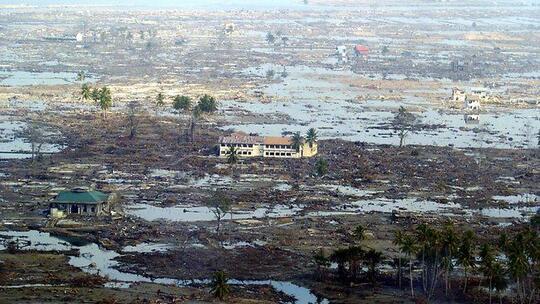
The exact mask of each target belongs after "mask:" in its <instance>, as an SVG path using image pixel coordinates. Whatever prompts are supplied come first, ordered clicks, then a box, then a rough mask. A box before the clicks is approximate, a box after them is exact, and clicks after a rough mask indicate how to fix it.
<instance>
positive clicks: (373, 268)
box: [364, 249, 383, 287]
mask: <svg viewBox="0 0 540 304" xmlns="http://www.w3.org/2000/svg"><path fill="white" fill-rule="evenodd" d="M364 258H365V259H366V261H367V264H368V269H369V271H368V276H369V278H370V280H371V285H372V286H373V287H375V279H376V276H377V265H378V264H379V263H381V262H382V260H383V256H382V252H380V251H376V250H375V249H370V250H368V252H366V253H365V255H364Z"/></svg>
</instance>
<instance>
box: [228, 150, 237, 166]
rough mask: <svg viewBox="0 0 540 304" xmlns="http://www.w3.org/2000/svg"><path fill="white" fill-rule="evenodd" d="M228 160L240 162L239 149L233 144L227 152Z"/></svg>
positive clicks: (232, 162) (233, 162) (229, 161)
mask: <svg viewBox="0 0 540 304" xmlns="http://www.w3.org/2000/svg"><path fill="white" fill-rule="evenodd" d="M227 162H228V163H229V164H236V163H237V162H238V151H237V149H236V148H235V147H233V146H230V147H229V151H228V152H227Z"/></svg>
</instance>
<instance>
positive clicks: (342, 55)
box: [336, 45, 349, 62]
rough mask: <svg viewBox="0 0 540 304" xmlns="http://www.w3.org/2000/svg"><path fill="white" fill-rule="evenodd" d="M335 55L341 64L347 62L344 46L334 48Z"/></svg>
mask: <svg viewBox="0 0 540 304" xmlns="http://www.w3.org/2000/svg"><path fill="white" fill-rule="evenodd" d="M336 55H337V56H338V59H339V60H340V61H343V62H347V60H348V58H349V57H348V54H347V47H346V46H344V45H340V46H337V47H336Z"/></svg>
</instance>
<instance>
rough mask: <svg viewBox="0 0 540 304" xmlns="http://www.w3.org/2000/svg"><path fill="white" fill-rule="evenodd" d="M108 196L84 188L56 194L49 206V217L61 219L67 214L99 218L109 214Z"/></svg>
mask: <svg viewBox="0 0 540 304" xmlns="http://www.w3.org/2000/svg"><path fill="white" fill-rule="evenodd" d="M109 197H110V196H109V195H108V194H105V193H103V192H100V191H95V190H90V189H89V188H86V187H78V188H74V189H72V190H70V191H63V192H60V193H58V195H57V196H56V198H55V199H54V201H53V202H51V204H50V215H51V216H52V217H54V218H61V217H64V216H66V215H69V214H80V215H93V216H99V215H103V214H106V213H108V212H109V207H110V202H109Z"/></svg>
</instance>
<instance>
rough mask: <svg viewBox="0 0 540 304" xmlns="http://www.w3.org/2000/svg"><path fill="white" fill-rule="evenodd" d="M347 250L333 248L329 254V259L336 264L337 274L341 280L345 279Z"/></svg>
mask: <svg viewBox="0 0 540 304" xmlns="http://www.w3.org/2000/svg"><path fill="white" fill-rule="evenodd" d="M348 256H349V251H348V249H347V248H339V249H336V250H334V252H332V254H331V255H330V261H332V262H334V263H336V264H337V268H338V275H339V277H340V278H341V279H342V280H343V279H345V263H347V261H348V258H349V257H348Z"/></svg>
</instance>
